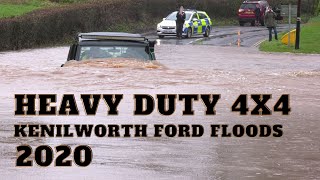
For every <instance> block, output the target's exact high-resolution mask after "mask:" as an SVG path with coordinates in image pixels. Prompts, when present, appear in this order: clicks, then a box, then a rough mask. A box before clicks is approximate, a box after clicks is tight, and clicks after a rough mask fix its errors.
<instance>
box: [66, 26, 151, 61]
mask: <svg viewBox="0 0 320 180" xmlns="http://www.w3.org/2000/svg"><path fill="white" fill-rule="evenodd" d="M154 45H155V42H154V41H149V40H148V39H147V38H145V37H143V36H141V35H140V34H131V33H123V32H91V33H80V34H79V35H78V37H77V42H76V43H75V44H73V45H72V46H70V49H69V54H68V58H67V61H70V60H76V61H82V60H92V59H110V58H112V59H116V58H121V59H128V58H129V59H138V60H155V59H156V58H155V54H154Z"/></svg>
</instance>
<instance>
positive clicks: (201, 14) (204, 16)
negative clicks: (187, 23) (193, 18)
mask: <svg viewBox="0 0 320 180" xmlns="http://www.w3.org/2000/svg"><path fill="white" fill-rule="evenodd" d="M199 17H200V19H206V18H208V17H207V16H206V15H205V14H203V13H199Z"/></svg>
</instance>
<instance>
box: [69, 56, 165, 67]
mask: <svg viewBox="0 0 320 180" xmlns="http://www.w3.org/2000/svg"><path fill="white" fill-rule="evenodd" d="M64 66H65V67H95V68H133V69H163V68H164V66H163V65H162V64H160V63H159V62H158V61H141V60H136V59H128V58H123V59H120V58H113V59H94V60H83V61H73V60H72V61H68V62H67V63H66V64H65V65H64Z"/></svg>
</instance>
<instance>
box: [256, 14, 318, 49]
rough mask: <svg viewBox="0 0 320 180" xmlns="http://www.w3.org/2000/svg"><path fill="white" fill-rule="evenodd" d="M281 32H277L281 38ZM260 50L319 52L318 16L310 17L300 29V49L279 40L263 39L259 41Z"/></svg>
mask: <svg viewBox="0 0 320 180" xmlns="http://www.w3.org/2000/svg"><path fill="white" fill-rule="evenodd" d="M282 35H284V34H283V33H282V34H279V37H280V38H281V37H282ZM259 49H260V50H261V51H265V52H292V53H309V54H320V16H317V17H314V18H311V19H310V20H309V22H308V23H307V24H305V25H304V26H303V27H302V29H301V34H300V49H298V50H296V49H295V46H294V45H292V46H290V47H288V46H287V45H285V44H282V43H281V41H280V40H279V41H271V42H269V41H264V42H263V43H261V45H260V48H259Z"/></svg>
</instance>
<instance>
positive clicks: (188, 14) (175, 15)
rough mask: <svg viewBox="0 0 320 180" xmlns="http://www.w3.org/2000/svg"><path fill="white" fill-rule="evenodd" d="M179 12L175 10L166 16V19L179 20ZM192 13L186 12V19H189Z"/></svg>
mask: <svg viewBox="0 0 320 180" xmlns="http://www.w3.org/2000/svg"><path fill="white" fill-rule="evenodd" d="M177 13H178V12H173V13H171V14H169V16H167V17H166V20H172V21H175V20H177ZM191 15H192V13H189V12H186V20H189V19H190V16H191Z"/></svg>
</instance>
